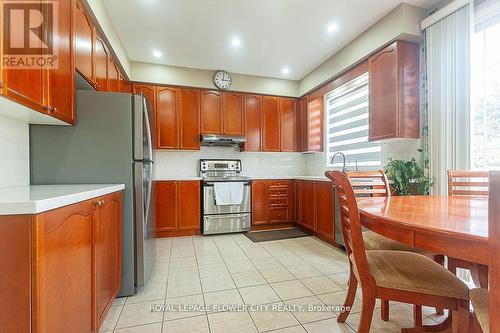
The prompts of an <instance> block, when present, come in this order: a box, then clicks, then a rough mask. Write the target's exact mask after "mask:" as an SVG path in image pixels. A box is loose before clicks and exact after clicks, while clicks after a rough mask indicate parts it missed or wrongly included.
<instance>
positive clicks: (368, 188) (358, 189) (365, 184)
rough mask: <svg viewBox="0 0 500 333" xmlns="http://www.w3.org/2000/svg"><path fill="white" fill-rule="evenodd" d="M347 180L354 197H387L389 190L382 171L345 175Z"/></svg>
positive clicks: (351, 172) (347, 173)
mask: <svg viewBox="0 0 500 333" xmlns="http://www.w3.org/2000/svg"><path fill="white" fill-rule="evenodd" d="M345 174H346V175H347V177H348V178H349V180H350V182H351V185H352V187H353V190H354V194H355V195H356V196H371V197H389V196H391V189H390V187H389V182H388V180H387V176H386V175H385V172H384V171H383V170H379V171H368V172H358V171H356V172H354V171H347V172H346V173H345Z"/></svg>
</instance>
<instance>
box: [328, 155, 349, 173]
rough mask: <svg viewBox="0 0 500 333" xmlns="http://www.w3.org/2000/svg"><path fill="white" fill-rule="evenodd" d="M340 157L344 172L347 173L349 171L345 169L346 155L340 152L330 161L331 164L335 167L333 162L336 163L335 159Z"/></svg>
mask: <svg viewBox="0 0 500 333" xmlns="http://www.w3.org/2000/svg"><path fill="white" fill-rule="evenodd" d="M338 155H340V156H342V172H346V171H347V169H346V167H345V155H344V153H343V152H340V151H338V152H336V153H335V154H333V156H332V160H331V161H330V163H331V164H332V165H333V162H334V161H335V157H337V156H338Z"/></svg>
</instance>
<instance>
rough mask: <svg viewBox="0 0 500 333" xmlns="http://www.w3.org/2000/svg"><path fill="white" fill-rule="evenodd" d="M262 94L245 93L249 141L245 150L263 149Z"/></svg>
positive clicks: (246, 124) (246, 130)
mask: <svg viewBox="0 0 500 333" xmlns="http://www.w3.org/2000/svg"><path fill="white" fill-rule="evenodd" d="M261 119H262V96H260V95H245V133H246V137H247V141H246V142H245V146H244V150H246V151H260V150H261V126H262V122H261Z"/></svg>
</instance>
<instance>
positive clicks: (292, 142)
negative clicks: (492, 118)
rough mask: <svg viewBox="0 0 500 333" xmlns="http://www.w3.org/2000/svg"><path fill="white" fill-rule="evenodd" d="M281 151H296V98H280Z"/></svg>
mask: <svg viewBox="0 0 500 333" xmlns="http://www.w3.org/2000/svg"><path fill="white" fill-rule="evenodd" d="M280 146H281V151H286V152H293V151H297V99H295V98H285V97H283V98H281V103H280Z"/></svg>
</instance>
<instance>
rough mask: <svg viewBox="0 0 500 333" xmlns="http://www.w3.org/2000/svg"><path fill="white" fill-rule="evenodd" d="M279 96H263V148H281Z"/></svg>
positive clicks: (266, 149)
mask: <svg viewBox="0 0 500 333" xmlns="http://www.w3.org/2000/svg"><path fill="white" fill-rule="evenodd" d="M279 104H280V103H279V97H272V96H263V97H262V150H264V151H279V150H280V110H279Z"/></svg>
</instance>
